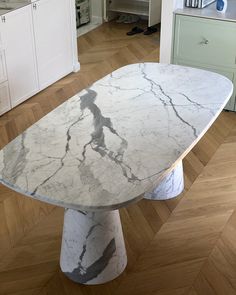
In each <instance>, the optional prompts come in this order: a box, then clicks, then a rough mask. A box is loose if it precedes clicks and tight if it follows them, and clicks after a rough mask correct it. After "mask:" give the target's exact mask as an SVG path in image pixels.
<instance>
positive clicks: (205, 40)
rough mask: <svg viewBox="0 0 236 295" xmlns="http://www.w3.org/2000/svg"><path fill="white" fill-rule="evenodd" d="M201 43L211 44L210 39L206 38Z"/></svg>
mask: <svg viewBox="0 0 236 295" xmlns="http://www.w3.org/2000/svg"><path fill="white" fill-rule="evenodd" d="M200 44H202V45H207V44H209V40H207V39H206V38H203V40H202V41H201V42H200Z"/></svg>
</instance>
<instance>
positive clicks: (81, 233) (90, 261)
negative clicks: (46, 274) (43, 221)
mask: <svg viewBox="0 0 236 295" xmlns="http://www.w3.org/2000/svg"><path fill="white" fill-rule="evenodd" d="M126 264H127V256H126V250H125V243H124V238H123V233H122V227H121V222H120V216H119V211H118V210H114V211H107V212H83V211H76V210H71V209H67V210H66V212H65V218H64V229H63V237H62V247H61V259H60V265H61V269H62V271H63V272H64V273H65V275H66V276H67V277H68V278H70V279H71V280H73V281H74V282H77V283H81V284H89V285H94V284H103V283H106V282H108V281H111V280H113V279H115V278H116V277H117V276H119V275H120V274H121V273H122V272H123V271H124V269H125V267H126Z"/></svg>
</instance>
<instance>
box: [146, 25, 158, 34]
mask: <svg viewBox="0 0 236 295" xmlns="http://www.w3.org/2000/svg"><path fill="white" fill-rule="evenodd" d="M156 32H157V28H155V27H147V29H146V30H145V31H144V33H143V34H144V35H151V34H153V33H156Z"/></svg>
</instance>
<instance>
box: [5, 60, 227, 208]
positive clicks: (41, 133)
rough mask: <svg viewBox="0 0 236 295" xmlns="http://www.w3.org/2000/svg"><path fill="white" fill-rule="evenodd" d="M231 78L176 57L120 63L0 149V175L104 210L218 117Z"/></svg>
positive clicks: (57, 200)
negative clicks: (167, 62)
mask: <svg viewBox="0 0 236 295" xmlns="http://www.w3.org/2000/svg"><path fill="white" fill-rule="evenodd" d="M232 91H233V85H232V82H231V81H230V80H228V79H227V78H225V77H223V76H220V75H218V74H216V73H212V72H207V71H203V70H199V69H193V68H188V67H182V66H176V65H163V64H158V63H141V64H133V65H128V66H125V67H123V68H120V69H118V70H116V71H114V72H113V73H111V74H110V75H107V76H106V77H104V78H102V79H101V80H99V81H97V82H96V83H94V84H93V85H92V86H91V87H89V88H88V89H86V90H83V91H82V92H80V93H78V94H77V95H75V96H74V97H72V98H71V99H69V100H68V101H66V102H65V103H63V104H62V105H61V106H59V107H57V108H56V109H55V110H53V111H52V112H50V113H49V114H48V115H46V116H45V117H43V118H42V119H41V120H39V121H38V122H37V123H35V124H34V125H33V126H31V127H30V128H29V129H27V130H26V131H25V132H24V133H22V134H21V135H20V136H18V137H17V138H16V139H15V140H13V141H12V142H11V143H9V144H8V145H7V146H6V147H4V148H3V150H1V151H0V182H1V183H2V184H4V185H6V186H8V187H10V188H12V189H13V190H16V191H19V192H21V193H22V194H25V195H28V196H30V197H32V198H35V199H39V200H42V201H45V202H48V203H52V204H56V205H59V206H63V207H67V208H72V209H81V210H88V211H96V210H111V209H117V208H119V207H122V206H126V205H127V204H129V203H131V202H133V201H135V200H138V199H140V198H142V197H143V193H145V192H151V191H152V190H153V189H155V187H156V186H157V185H158V184H159V183H160V181H161V178H163V176H165V174H166V173H167V172H169V171H171V170H173V169H174V167H175V165H176V164H177V163H178V161H180V160H182V158H183V157H184V156H185V155H186V153H188V152H189V151H190V150H191V148H192V147H193V146H194V145H195V144H196V143H197V141H198V140H199V139H200V137H201V136H202V135H203V134H204V133H205V132H206V131H207V129H208V128H209V127H210V125H211V124H212V123H213V122H214V120H215V119H216V118H217V116H218V115H219V113H220V112H221V110H222V109H223V107H224V106H225V104H226V103H227V101H228V100H229V98H230V97H231V95H232Z"/></svg>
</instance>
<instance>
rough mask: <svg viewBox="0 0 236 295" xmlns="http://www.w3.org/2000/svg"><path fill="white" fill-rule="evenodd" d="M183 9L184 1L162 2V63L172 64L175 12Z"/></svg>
mask: <svg viewBox="0 0 236 295" xmlns="http://www.w3.org/2000/svg"><path fill="white" fill-rule="evenodd" d="M178 7H180V8H181V7H183V0H162V11H161V41H160V62H161V63H170V60H171V42H172V27H173V11H174V10H175V9H177V8H178Z"/></svg>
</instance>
